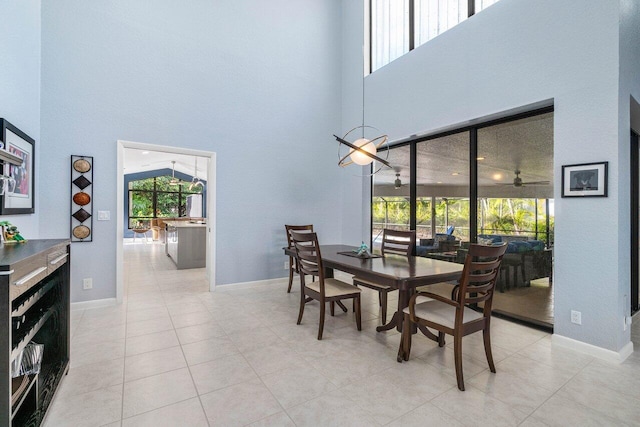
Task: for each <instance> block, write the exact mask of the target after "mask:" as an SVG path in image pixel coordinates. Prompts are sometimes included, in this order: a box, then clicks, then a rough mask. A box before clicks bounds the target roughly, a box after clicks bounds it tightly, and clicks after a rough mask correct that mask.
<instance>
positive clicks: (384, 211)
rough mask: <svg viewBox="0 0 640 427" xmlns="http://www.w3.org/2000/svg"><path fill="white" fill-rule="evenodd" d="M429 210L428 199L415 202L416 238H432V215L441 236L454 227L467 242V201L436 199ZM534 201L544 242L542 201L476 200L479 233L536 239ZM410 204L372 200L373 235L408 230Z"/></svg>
mask: <svg viewBox="0 0 640 427" xmlns="http://www.w3.org/2000/svg"><path fill="white" fill-rule="evenodd" d="M435 200H436V203H435V206H434V207H433V208H434V209H432V206H431V198H419V199H418V200H417V203H416V220H417V234H418V238H429V237H432V236H431V216H432V213H435V224H436V233H444V232H446V230H447V227H448V226H451V225H453V226H455V232H454V235H455V236H456V237H457V238H458V239H460V240H469V237H470V236H469V216H470V207H469V199H463V198H458V199H454V198H440V197H438V198H436V199H435ZM536 202H537V203H538V236H537V237H538V239H539V240H545V239H546V232H547V230H546V221H545V203H544V199H540V200H537V199H498V198H493V199H489V198H484V199H479V200H478V234H507V235H509V234H518V235H527V236H530V237H532V238H535V237H536V234H535V230H536V214H535V209H536ZM409 208H410V205H409V201H408V200H406V199H405V198H403V197H374V198H373V203H372V206H371V209H372V217H373V236H374V237H375V236H376V235H377V234H378V233H379V232H380V231H381V230H382V229H383V228H393V229H399V230H402V229H404V230H406V229H408V228H409ZM553 223H554V222H553V217H551V218H550V219H549V226H550V242H551V244H553Z"/></svg>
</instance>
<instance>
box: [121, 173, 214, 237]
mask: <svg viewBox="0 0 640 427" xmlns="http://www.w3.org/2000/svg"><path fill="white" fill-rule="evenodd" d="M170 180H171V176H158V177H155V178H146V179H140V180H137V181H131V182H129V225H128V227H129V228H141V227H148V226H149V225H151V219H153V218H174V217H180V216H185V213H186V201H187V196H189V195H191V194H200V193H201V192H202V189H201V188H200V187H195V188H194V190H193V191H189V186H188V185H171V184H169V181H170Z"/></svg>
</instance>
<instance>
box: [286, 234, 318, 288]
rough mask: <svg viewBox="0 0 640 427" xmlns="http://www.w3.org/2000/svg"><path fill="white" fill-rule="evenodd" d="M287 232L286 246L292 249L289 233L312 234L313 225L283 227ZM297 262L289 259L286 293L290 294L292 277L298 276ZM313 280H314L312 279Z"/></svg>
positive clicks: (292, 258) (291, 258)
mask: <svg viewBox="0 0 640 427" xmlns="http://www.w3.org/2000/svg"><path fill="white" fill-rule="evenodd" d="M284 228H285V230H286V232H287V246H288V247H289V248H293V240H292V239H291V231H307V232H313V224H309V225H286V224H285V226H284ZM298 273H299V271H298V262H297V261H296V259H295V258H294V257H292V256H290V257H289V287H288V288H287V293H290V292H291V285H293V276H294V274H298ZM314 279H315V278H314Z"/></svg>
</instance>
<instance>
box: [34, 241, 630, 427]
mask: <svg viewBox="0 0 640 427" xmlns="http://www.w3.org/2000/svg"><path fill="white" fill-rule="evenodd" d="M125 260H126V261H125V263H126V265H125V273H126V294H127V295H126V299H125V303H124V304H123V305H120V306H115V307H107V308H100V309H94V310H84V311H74V312H73V313H72V343H71V344H72V354H71V361H72V362H71V369H70V371H69V375H68V376H67V377H65V379H64V380H63V383H62V386H61V389H60V392H59V393H58V395H57V397H56V399H55V401H54V402H53V406H52V408H51V411H50V413H49V416H48V418H47V420H46V426H47V427H55V426H73V427H78V426H103V425H106V426H207V425H208V426H243V425H254V426H334V425H341V426H376V425H389V426H427V425H434V426H442V425H451V426H460V425H469V426H484V425H486V426H501V425H505V426H516V425H523V426H545V425H550V426H567V425H598V426H604V425H606V426H611V425H634V424H635V425H638V423H639V422H640V387H638V384H640V356H638V355H637V354H638V353H634V354H633V355H632V356H631V357H630V358H629V359H628V360H627V361H626V362H625V363H624V364H622V365H616V364H610V363H605V362H602V361H599V360H595V359H592V358H591V357H588V356H585V355H583V354H580V353H575V352H572V351H569V350H563V349H559V348H554V347H552V346H551V339H550V336H549V335H548V334H546V333H544V332H540V331H538V330H535V329H530V328H526V327H523V326H521V325H517V324H514V323H510V322H507V321H504V320H501V319H494V320H493V324H492V337H493V344H494V345H493V353H494V357H495V360H496V363H497V370H498V373H497V374H492V373H490V372H489V371H488V368H487V364H486V360H485V356H484V350H483V346H482V339H481V335H480V334H475V335H473V336H469V337H467V338H465V339H464V344H463V347H464V369H465V380H466V386H467V391H465V392H460V391H458V389H457V388H456V381H455V371H454V366H453V350H452V348H451V347H450V345H451V344H448V345H447V347H445V348H438V347H437V345H436V344H435V343H432V342H431V341H428V340H426V339H425V338H422V337H417V338H416V339H415V340H414V344H413V347H412V353H411V360H410V361H409V362H407V363H402V364H399V363H397V362H396V353H397V348H398V343H399V334H397V333H396V332H395V331H394V332H388V333H377V332H375V326H376V325H377V324H378V322H379V320H378V307H377V295H376V294H375V293H373V292H370V291H369V290H366V289H365V290H364V301H363V331H362V332H358V331H357V330H356V327H355V321H354V318H353V314H352V313H348V314H345V313H343V312H341V311H340V310H337V312H336V316H335V317H333V318H332V317H330V316H327V324H326V327H325V333H324V339H323V340H322V341H317V340H316V334H317V324H318V305H317V303H311V304H308V307H307V309H306V311H305V315H304V319H303V324H302V325H300V326H298V325H296V324H295V322H296V317H297V308H298V302H299V295H300V294H299V290H298V289H297V288H296V287H295V286H294V291H293V292H292V293H291V294H287V293H286V283H285V282H284V281H283V282H282V283H280V284H277V285H269V286H257V287H253V288H249V287H234V286H227V287H219V288H218V290H217V291H216V292H215V293H209V292H207V283H206V281H205V280H204V270H186V271H177V270H175V268H174V266H173V264H172V263H171V261H170V260H169V259H167V257H166V256H165V255H164V248H163V246H162V245H159V244H137V245H125ZM391 295H393V294H391ZM389 303H390V305H391V306H392V305H393V304H396V301H393V299H391V300H390V302H389ZM632 337H633V339H634V341H635V343H636V346H637V345H638V343H640V332H639V328H637V327H634V330H633V332H632ZM449 341H450V340H449Z"/></svg>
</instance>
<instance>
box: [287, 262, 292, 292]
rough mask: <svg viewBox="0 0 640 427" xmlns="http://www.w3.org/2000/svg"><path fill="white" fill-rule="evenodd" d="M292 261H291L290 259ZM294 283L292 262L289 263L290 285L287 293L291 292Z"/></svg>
mask: <svg viewBox="0 0 640 427" xmlns="http://www.w3.org/2000/svg"><path fill="white" fill-rule="evenodd" d="M289 263H291V261H289ZM292 285H293V268H291V264H289V287H288V288H287V293H291V286H292Z"/></svg>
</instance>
